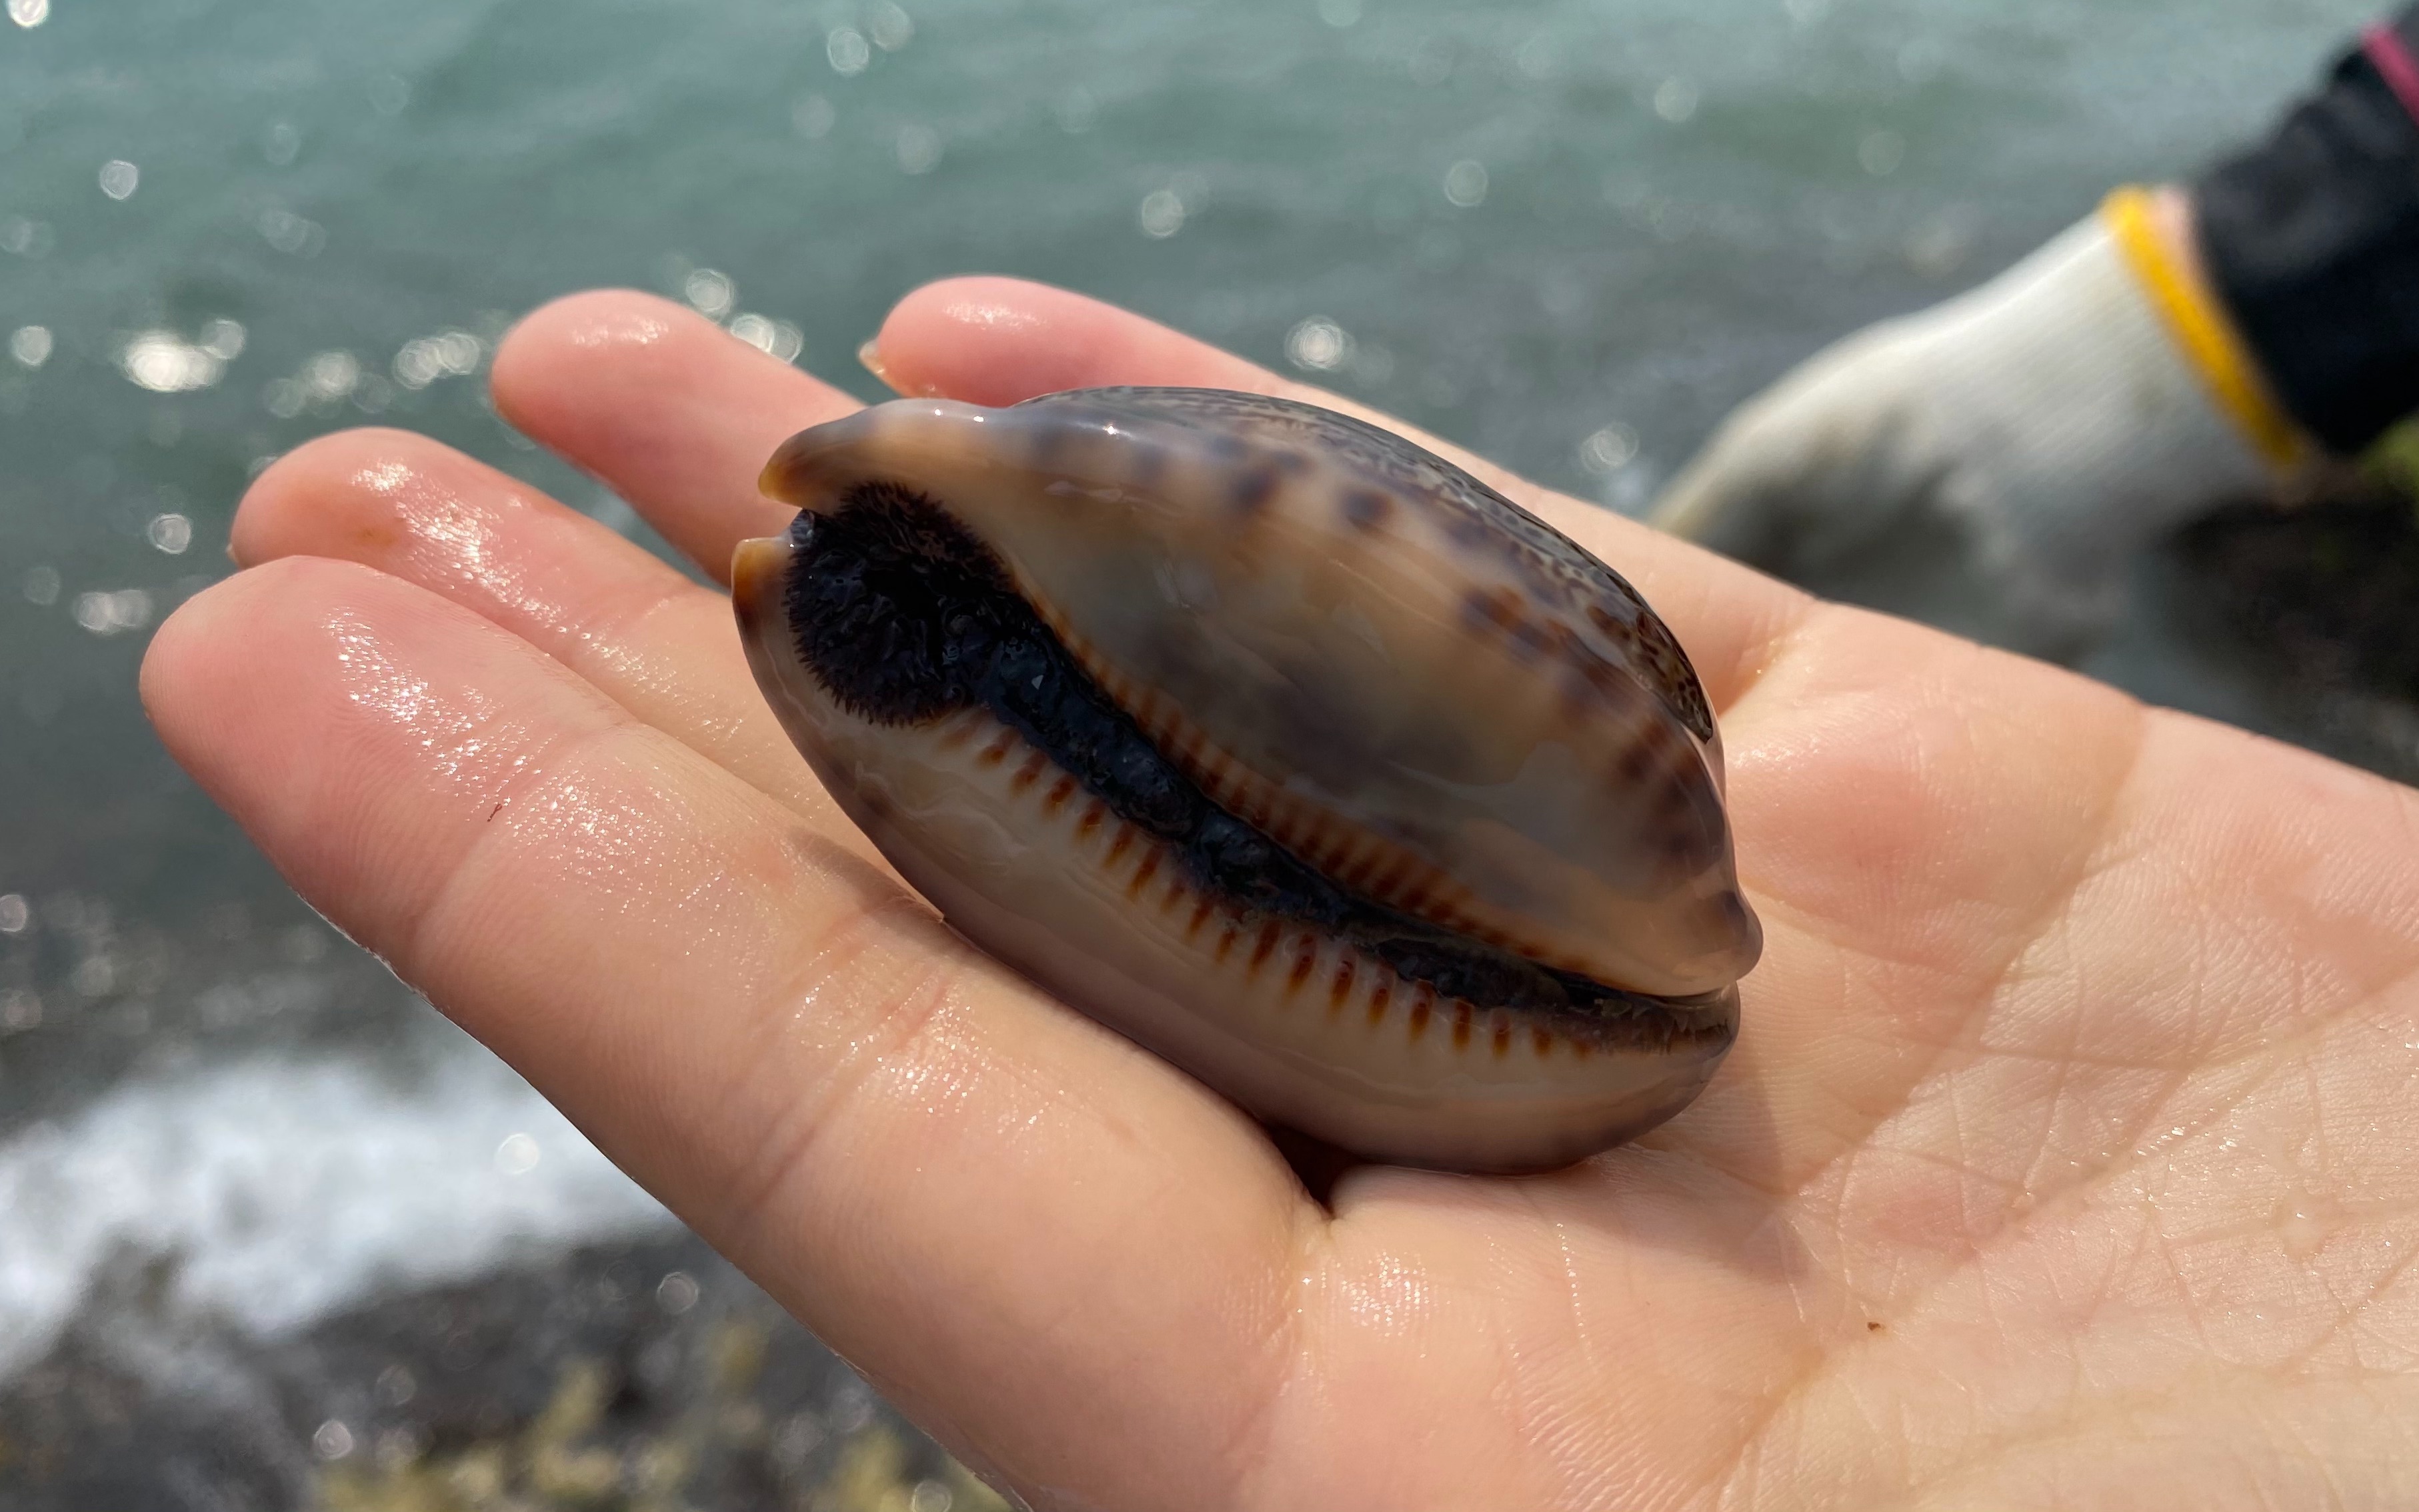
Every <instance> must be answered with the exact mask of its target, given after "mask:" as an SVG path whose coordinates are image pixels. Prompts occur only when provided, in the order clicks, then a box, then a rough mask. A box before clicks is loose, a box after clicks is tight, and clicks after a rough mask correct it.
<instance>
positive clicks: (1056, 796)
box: [1041, 777, 1075, 814]
mask: <svg viewBox="0 0 2419 1512" xmlns="http://www.w3.org/2000/svg"><path fill="white" fill-rule="evenodd" d="M1074 795H1075V779H1073V778H1071V777H1061V778H1059V779H1058V780H1057V781H1055V782H1053V783H1051V784H1050V791H1049V792H1048V793H1046V794H1044V795H1042V798H1041V807H1042V808H1044V809H1046V810H1049V811H1050V812H1052V813H1054V814H1055V813H1056V812H1057V811H1058V810H1061V809H1064V808H1065V807H1067V800H1068V799H1069V798H1071V797H1073V796H1074Z"/></svg>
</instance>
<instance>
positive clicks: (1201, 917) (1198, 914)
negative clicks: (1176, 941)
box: [1184, 898, 1217, 940]
mask: <svg viewBox="0 0 2419 1512" xmlns="http://www.w3.org/2000/svg"><path fill="white" fill-rule="evenodd" d="M1215 912H1217V905H1216V904H1214V903H1211V902H1210V900H1209V899H1207V898H1204V899H1202V900H1201V901H1200V902H1199V903H1194V905H1193V917H1192V918H1189V919H1187V920H1185V923H1184V937H1185V938H1186V939H1188V940H1189V939H1191V938H1193V937H1194V935H1196V934H1198V933H1201V926H1202V925H1204V924H1207V923H1208V922H1210V915H1211V914H1213V913H1215Z"/></svg>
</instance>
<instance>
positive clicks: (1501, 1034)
mask: <svg viewBox="0 0 2419 1512" xmlns="http://www.w3.org/2000/svg"><path fill="white" fill-rule="evenodd" d="M1511 1053H1512V1020H1511V1018H1510V1016H1509V1015H1507V1014H1504V1013H1502V1012H1498V1013H1497V1014H1496V1015H1495V1058H1496V1059H1498V1060H1501V1059H1502V1058H1503V1057H1505V1056H1508V1055H1510V1054H1511Z"/></svg>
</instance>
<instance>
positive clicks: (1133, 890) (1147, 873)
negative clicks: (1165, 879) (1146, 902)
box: [1126, 845, 1167, 898]
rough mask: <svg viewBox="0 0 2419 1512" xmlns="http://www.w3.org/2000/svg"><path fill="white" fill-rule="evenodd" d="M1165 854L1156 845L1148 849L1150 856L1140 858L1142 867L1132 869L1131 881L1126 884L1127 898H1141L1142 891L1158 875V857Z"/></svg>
mask: <svg viewBox="0 0 2419 1512" xmlns="http://www.w3.org/2000/svg"><path fill="white" fill-rule="evenodd" d="M1166 854H1167V853H1166V852H1164V851H1163V850H1161V849H1160V848H1159V847H1158V846H1156V845H1154V846H1152V847H1151V848H1150V854H1149V855H1148V856H1144V857H1143V858H1142V865H1140V866H1138V867H1136V868H1134V874H1133V880H1132V882H1129V883H1127V884H1126V896H1127V897H1129V898H1139V897H1141V896H1142V890H1143V889H1144V888H1145V887H1149V886H1150V879H1151V878H1153V877H1155V876H1157V875H1159V861H1160V857H1161V856H1164V855H1166Z"/></svg>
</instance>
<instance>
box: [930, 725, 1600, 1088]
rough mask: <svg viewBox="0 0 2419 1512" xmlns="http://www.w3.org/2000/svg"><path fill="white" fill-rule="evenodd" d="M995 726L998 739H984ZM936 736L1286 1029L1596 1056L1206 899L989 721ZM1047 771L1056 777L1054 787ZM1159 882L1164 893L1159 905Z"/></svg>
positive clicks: (1285, 922)
mask: <svg viewBox="0 0 2419 1512" xmlns="http://www.w3.org/2000/svg"><path fill="white" fill-rule="evenodd" d="M986 726H988V727H989V728H990V730H991V732H992V733H991V738H989V739H982V738H980V737H981V735H982V734H983V733H984V728H985V727H986ZM936 736H937V744H939V745H940V746H941V747H942V748H944V749H947V750H949V751H952V752H954V753H958V754H960V755H961V756H962V757H965V758H966V759H969V760H971V761H972V762H973V763H975V771H976V772H977V773H978V775H979V774H982V773H986V772H987V773H989V774H990V779H991V781H992V782H994V783H996V784H997V785H998V786H999V787H1000V788H1001V789H1004V790H1005V791H1003V792H1001V793H1000V794H999V796H1000V797H1001V798H1002V799H1003V800H1004V801H1006V802H1007V803H1008V804H1009V805H1010V806H1012V807H1015V808H1020V809H1027V810H1030V817H1031V818H1032V819H1033V820H1034V821H1036V822H1037V823H1038V824H1039V825H1040V827H1041V828H1042V829H1043V830H1044V831H1045V832H1053V833H1055V834H1056V835H1057V836H1058V838H1059V839H1060V840H1062V841H1064V842H1065V843H1066V844H1067V845H1068V846H1069V847H1070V849H1071V852H1072V854H1073V855H1075V856H1077V857H1079V858H1080V859H1081V860H1082V861H1084V862H1085V863H1086V864H1088V865H1089V866H1091V867H1092V868H1094V869H1096V870H1097V871H1098V872H1099V873H1100V874H1101V875H1102V878H1103V880H1105V881H1107V882H1108V883H1110V884H1111V885H1112V886H1113V887H1116V888H1117V892H1118V893H1119V894H1120V895H1122V897H1123V898H1124V899H1125V900H1126V901H1128V902H1130V903H1135V904H1137V905H1140V906H1143V907H1145V908H1147V909H1148V913H1149V915H1150V916H1151V917H1152V918H1154V919H1158V920H1164V921H1165V925H1166V928H1167V931H1168V934H1169V937H1170V939H1171V943H1173V944H1175V945H1176V946H1178V947H1179V949H1182V950H1183V951H1184V952H1185V953H1186V954H1188V955H1190V956H1192V957H1193V958H1194V961H1195V964H1197V965H1199V966H1201V967H1202V968H1204V969H1205V970H1206V971H1207V972H1208V973H1209V974H1210V976H1212V977H1213V978H1217V979H1223V980H1226V981H1227V983H1228V984H1229V986H1230V987H1231V988H1233V989H1235V990H1237V992H1238V995H1239V996H1240V1000H1241V1001H1242V1002H1243V1003H1245V1004H1246V1005H1248V1011H1255V1012H1257V1013H1260V1014H1263V1015H1267V1016H1271V1017H1280V1018H1282V1017H1290V1016H1293V1015H1294V1014H1295V1013H1296V1012H1297V1011H1300V1010H1302V1009H1303V1008H1305V1007H1315V1008H1316V1010H1317V1012H1318V1014H1319V1016H1320V1017H1321V1018H1322V1019H1324V1020H1327V1021H1332V1024H1333V1028H1334V1029H1335V1030H1336V1031H1338V1032H1341V1031H1346V1030H1358V1031H1360V1032H1361V1033H1364V1034H1374V1033H1379V1032H1381V1031H1387V1030H1391V1031H1392V1034H1393V1036H1394V1038H1396V1039H1398V1040H1399V1041H1400V1043H1401V1045H1402V1047H1403V1049H1404V1050H1405V1051H1406V1052H1409V1053H1417V1052H1420V1051H1421V1050H1422V1048H1423V1047H1424V1046H1425V1047H1428V1049H1429V1052H1430V1053H1435V1052H1438V1051H1443V1052H1449V1053H1451V1054H1453V1055H1456V1056H1476V1055H1482V1054H1486V1055H1491V1056H1493V1057H1497V1058H1501V1057H1505V1056H1508V1055H1509V1054H1512V1053H1514V1052H1518V1051H1525V1052H1527V1053H1529V1054H1531V1055H1533V1056H1534V1057H1538V1058H1540V1059H1543V1058H1547V1057H1550V1056H1551V1055H1552V1054H1553V1052H1554V1049H1555V1047H1556V1046H1558V1045H1561V1044H1565V1043H1567V1044H1568V1045H1569V1046H1570V1048H1571V1050H1572V1051H1573V1052H1574V1053H1575V1055H1576V1057H1578V1058H1580V1059H1585V1058H1587V1057H1588V1056H1589V1054H1590V1053H1591V1047H1589V1046H1588V1045H1587V1044H1586V1042H1585V1041H1584V1040H1583V1039H1580V1038H1578V1037H1573V1036H1567V1035H1564V1034H1563V1033H1560V1032H1558V1031H1556V1030H1555V1029H1554V1028H1553V1027H1552V1026H1550V1025H1549V1024H1548V1022H1547V1021H1546V1020H1544V1019H1542V1018H1537V1017H1533V1016H1531V1015H1526V1014H1521V1013H1518V1012H1515V1011H1510V1010H1505V1009H1480V1008H1478V1007H1476V1006H1475V1005H1473V1004H1471V1003H1470V1002H1469V1001H1467V1000H1465V999H1463V998H1460V997H1455V996H1448V995H1443V994H1441V993H1440V992H1439V991H1438V990H1437V989H1436V987H1435V986H1434V985H1433V984H1432V983H1429V982H1426V981H1424V980H1417V979H1412V978H1406V977H1404V976H1402V975H1400V974H1399V973H1398V972H1396V971H1395V970H1394V967H1392V966H1390V965H1388V964H1386V963H1385V962H1384V961H1383V960H1381V959H1379V957H1376V956H1374V955H1371V954H1369V953H1368V952H1366V951H1364V950H1363V949H1360V948H1359V947H1358V946H1355V945H1353V944H1352V943H1351V942H1350V941H1348V940H1346V939H1342V938H1339V937H1337V936H1334V935H1330V934H1326V933H1321V932H1319V931H1317V930H1316V929H1315V928H1313V927H1311V926H1309V925H1304V924H1301V923H1297V922H1295V921H1292V920H1289V919H1284V918H1277V917H1274V916H1271V915H1262V914H1259V913H1257V912H1256V911H1254V910H1251V909H1248V908H1245V907H1242V906H1239V905H1237V904H1234V903H1226V902H1225V901H1223V900H1220V899H1217V898H1215V897H1213V896H1211V895H1210V894H1207V893H1204V892H1202V891H1200V890H1199V889H1198V888H1196V887H1194V886H1193V885H1192V883H1191V882H1190V881H1189V880H1188V879H1187V878H1186V876H1185V874H1184V870H1183V868H1182V866H1181V865H1180V864H1178V863H1176V862H1175V858H1174V856H1173V855H1172V853H1171V850H1170V848H1169V847H1168V846H1167V845H1166V844H1164V843H1163V842H1162V841H1159V840H1157V839H1155V838H1153V837H1151V836H1150V835H1148V834H1147V833H1146V832H1144V831H1143V830H1142V829H1140V828H1139V827H1137V826H1136V825H1132V823H1130V822H1128V821H1126V820H1124V819H1122V818H1119V817H1117V815H1116V814H1115V812H1114V811H1112V810H1109V809H1108V807H1107V805H1106V804H1104V803H1103V802H1102V800H1101V799H1100V798H1098V797H1097V796H1094V795H1089V794H1086V793H1084V792H1083V790H1082V787H1081V784H1080V783H1078V782H1076V781H1075V779H1073V778H1072V777H1071V775H1070V774H1067V773H1065V772H1063V771H1057V769H1056V768H1055V765H1054V764H1052V763H1051V762H1050V761H1049V759H1048V757H1047V755H1046V754H1045V753H1044V752H1042V751H1040V749H1039V748H1035V747H1034V746H1032V745H1031V744H1030V743H1028V742H1026V741H1025V739H1024V738H1023V737H1022V736H1020V735H1018V734H1017V733H1015V732H1014V731H1013V730H1010V729H1009V728H1008V727H1007V726H1005V725H1002V724H999V723H998V722H997V721H996V720H995V719H994V718H992V717H990V716H988V715H987V714H984V713H982V712H981V711H979V710H977V711H970V713H969V716H968V717H965V718H964V719H963V721H958V720H953V721H951V722H950V723H949V724H945V725H944V726H942V727H941V728H940V729H939V730H938V731H937V732H936ZM969 752H970V753H971V754H970V755H969V754H968V753H969ZM994 753H996V754H994ZM1045 771H1050V772H1056V776H1055V778H1054V779H1052V780H1050V781H1048V782H1044V781H1042V780H1040V775H1041V773H1043V772H1045ZM1028 773H1029V774H1032V775H1030V776H1028V775H1027V774H1028ZM1153 883H1157V884H1159V885H1158V887H1156V889H1155V895H1154V888H1153V887H1152V884H1153ZM1187 903H1190V905H1191V906H1190V908H1189V909H1187V908H1186V907H1185V905H1186V904H1187ZM1524 1024H1525V1027H1526V1028H1527V1031H1528V1032H1526V1033H1523V1032H1521V1031H1522V1029H1523V1027H1524ZM1438 1030H1441V1031H1442V1032H1440V1033H1436V1035H1435V1038H1434V1039H1433V1040H1431V1039H1430V1035H1431V1032H1432V1031H1438Z"/></svg>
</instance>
